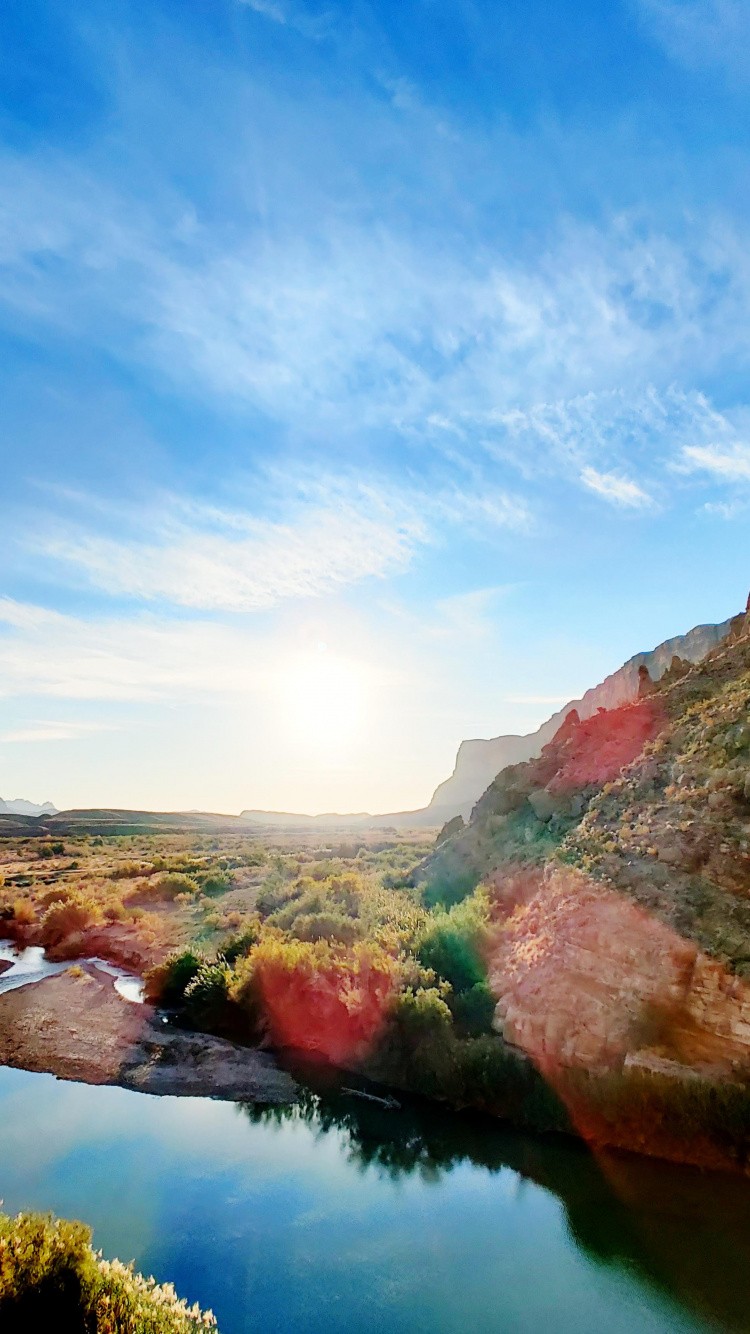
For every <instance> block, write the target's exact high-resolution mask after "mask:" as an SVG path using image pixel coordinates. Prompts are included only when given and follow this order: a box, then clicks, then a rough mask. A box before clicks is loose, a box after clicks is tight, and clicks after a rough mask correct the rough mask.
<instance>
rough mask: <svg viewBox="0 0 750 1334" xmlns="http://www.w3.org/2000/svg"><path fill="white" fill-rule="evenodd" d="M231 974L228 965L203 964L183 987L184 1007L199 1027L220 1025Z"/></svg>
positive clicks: (227, 996) (220, 962) (220, 961)
mask: <svg viewBox="0 0 750 1334" xmlns="http://www.w3.org/2000/svg"><path fill="white" fill-rule="evenodd" d="M232 978H233V973H232V969H231V968H230V966H229V964H228V963H225V962H224V961H223V960H219V962H218V963H204V964H202V965H201V967H200V968H199V969H198V971H197V973H195V974H194V976H193V977H192V978H191V980H190V981H189V982H188V984H187V986H186V987H185V992H184V996H185V1007H186V1009H187V1012H188V1015H189V1016H190V1018H191V1019H192V1020H193V1022H194V1023H196V1024H198V1025H200V1026H201V1027H204V1028H205V1027H208V1028H210V1027H211V1026H216V1025H220V1024H221V1021H222V1019H223V1017H224V1014H225V1011H226V1007H227V1000H228V998H229V984H230V982H231V981H232Z"/></svg>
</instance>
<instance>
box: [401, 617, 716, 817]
mask: <svg viewBox="0 0 750 1334" xmlns="http://www.w3.org/2000/svg"><path fill="white" fill-rule="evenodd" d="M730 625H731V621H724V622H722V624H720V625H697V626H695V628H694V629H693V630H690V631H689V632H688V633H687V634H686V635H677V636H675V637H674V638H673V639H666V640H665V641H664V643H663V644H659V645H658V647H657V648H655V649H653V650H652V651H651V652H650V653H636V654H635V656H634V657H632V658H630V659H629V660H628V661H627V662H626V663H625V665H624V666H623V667H620V668H619V670H618V671H616V672H613V673H612V674H611V676H608V677H607V678H606V679H605V680H604V681H602V682H601V684H600V685H598V686H594V687H593V688H592V689H591V690H587V691H586V693H585V695H584V696H583V698H582V699H575V700H571V701H570V702H569V703H568V704H566V705H565V707H564V708H562V709H560V710H559V711H558V712H557V713H555V714H553V715H552V717H551V718H549V719H548V720H547V722H546V723H542V726H541V727H540V728H539V729H538V730H537V731H536V732H531V733H529V734H528V735H527V736H496V737H492V738H491V739H490V740H486V741H485V740H472V741H462V742H461V745H460V746H459V749H458V754H457V756H456V765H455V768H454V770H453V773H452V774H451V777H450V778H448V779H446V780H445V782H444V783H441V784H440V785H439V787H437V788H436V789H435V792H434V793H433V796H432V800H431V801H430V804H429V806H428V807H427V811H428V812H430V811H432V812H434V813H435V816H436V817H439V818H441V819H448V818H449V816H451V815H458V814H461V815H463V816H464V818H466V817H467V816H468V815H469V813H470V811H471V808H472V806H473V805H474V803H475V801H478V799H479V797H481V795H482V793H483V792H484V791H485V789H486V788H487V787H488V786H489V784H490V783H491V782H492V780H493V778H494V777H495V774H498V773H499V772H500V770H501V769H504V768H505V767H506V766H507V765H509V764H520V763H522V762H523V761H525V760H531V759H533V758H534V757H535V756H537V755H540V754H541V752H542V748H543V746H546V744H547V742H548V741H551V740H552V738H553V736H554V735H555V733H556V731H557V729H558V728H559V726H560V724H561V723H562V721H563V719H564V718H565V717H566V716H567V714H568V713H569V712H570V710H571V709H575V710H576V712H577V713H578V716H579V717H580V718H589V717H591V715H592V714H594V713H596V711H597V709H615V708H617V707H618V705H620V704H625V703H626V702H627V701H628V700H632V699H635V698H636V697H637V694H638V672H639V669H640V668H641V667H646V669H647V670H648V673H649V676H650V677H651V679H652V680H654V681H658V680H659V679H660V677H661V676H662V675H663V673H664V672H665V671H666V670H667V668H668V667H669V665H670V663H671V661H672V659H673V658H674V657H679V658H681V659H684V660H685V661H687V662H700V660H701V658H704V657H705V655H706V654H707V653H708V652H709V651H710V650H711V649H712V648H714V647H715V646H716V645H717V644H718V643H720V642H721V640H722V639H723V638H724V637H725V635H726V634H727V633H728V632H729V629H730Z"/></svg>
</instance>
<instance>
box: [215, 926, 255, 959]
mask: <svg viewBox="0 0 750 1334" xmlns="http://www.w3.org/2000/svg"><path fill="white" fill-rule="evenodd" d="M259 934H260V932H259V929H258V928H256V927H253V926H248V927H245V929H244V930H243V931H242V932H241V933H240V935H238V936H234V937H233V938H232V939H231V940H229V941H227V943H226V945H223V946H222V948H221V951H220V953H221V958H222V959H225V960H226V962H227V963H228V964H230V966H234V964H236V962H237V960H238V959H244V957H245V955H246V954H249V953H250V951H251V949H252V948H253V945H257V943H258V938H259Z"/></svg>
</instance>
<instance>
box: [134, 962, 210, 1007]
mask: <svg viewBox="0 0 750 1334" xmlns="http://www.w3.org/2000/svg"><path fill="white" fill-rule="evenodd" d="M205 962H206V960H205V959H204V957H203V955H202V954H197V953H196V951H195V950H191V949H187V950H183V951H182V953H181V954H173V955H172V956H171V958H169V959H167V960H166V961H165V962H164V963H160V964H157V965H156V967H155V968H151V969H150V970H149V972H148V973H147V974H146V999H147V1000H148V1001H151V1002H156V1003H157V1004H158V1003H161V1004H162V1005H181V1004H182V1003H183V1001H184V999H185V988H186V987H187V986H188V985H189V984H190V982H192V980H193V978H194V977H195V975H196V973H198V972H199V970H200V969H201V968H202V967H203V965H204V964H205Z"/></svg>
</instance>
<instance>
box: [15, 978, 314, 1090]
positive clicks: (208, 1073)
mask: <svg viewBox="0 0 750 1334" xmlns="http://www.w3.org/2000/svg"><path fill="white" fill-rule="evenodd" d="M0 1064H2V1065H12V1066H17V1067H18V1068H20V1069H22V1070H36V1071H40V1072H44V1073H49V1074H53V1075H57V1077H58V1078H59V1079H74V1080H81V1081H82V1082H84V1083H87V1084H120V1085H122V1087H124V1088H131V1089H136V1090H138V1091H139V1092H141V1093H159V1094H172V1095H179V1096H185V1097H212V1098H224V1099H227V1100H229V1101H236V1102H246V1101H247V1102H260V1103H289V1102H294V1101H295V1098H296V1095H297V1086H296V1084H295V1082H294V1080H293V1079H292V1078H291V1076H290V1075H288V1074H287V1073H286V1071H284V1070H282V1069H281V1068H280V1067H279V1066H278V1065H277V1063H276V1061H275V1060H274V1058H273V1057H272V1056H271V1055H270V1053H268V1052H262V1051H258V1050H257V1049H255V1048H248V1047H240V1046H237V1045H236V1044H235V1043H233V1042H227V1041H226V1040H225V1039H223V1038H219V1037H214V1036H213V1035H212V1034H210V1033H191V1032H183V1031H182V1030H180V1029H175V1028H172V1027H170V1026H168V1025H166V1024H163V1023H161V1022H160V1021H159V1017H158V1016H157V1015H156V1013H155V1011H154V1010H153V1008H152V1007H151V1006H150V1005H134V1004H131V1003H130V1002H128V1001H125V1000H123V999H122V997H121V996H119V995H118V993H117V992H116V991H115V988H114V983H113V981H112V979H111V978H108V977H106V976H104V975H102V974H101V973H100V972H99V971H98V970H96V971H94V970H91V971H88V970H86V969H85V968H81V967H75V966H74V967H73V968H71V969H69V970H68V971H67V972H65V973H59V974H58V975H57V976H55V977H49V978H46V979H45V980H44V981H42V982H35V983H32V984H30V985H29V986H25V987H19V988H18V989H17V990H15V991H9V992H6V993H5V995H3V996H0Z"/></svg>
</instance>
